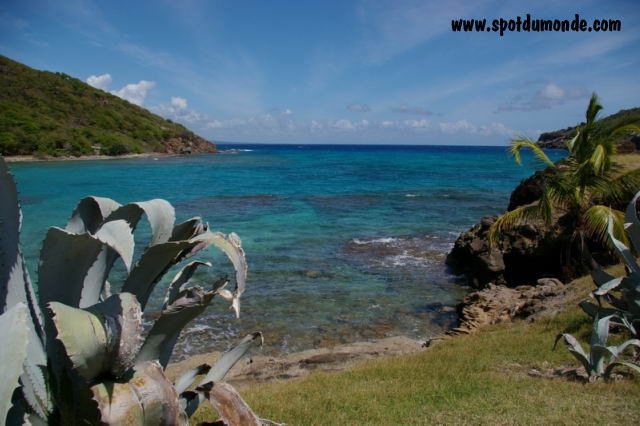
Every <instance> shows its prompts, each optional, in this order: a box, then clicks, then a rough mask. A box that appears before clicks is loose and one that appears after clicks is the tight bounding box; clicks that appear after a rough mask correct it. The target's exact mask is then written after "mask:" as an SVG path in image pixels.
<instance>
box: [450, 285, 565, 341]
mask: <svg viewBox="0 0 640 426" xmlns="http://www.w3.org/2000/svg"><path fill="white" fill-rule="evenodd" d="M565 292H566V288H565V285H564V284H563V283H562V282H560V281H559V280H557V279H555V278H542V279H539V280H538V282H537V285H536V286H528V285H523V286H518V287H515V288H509V287H505V286H498V285H493V284H490V285H489V286H488V287H487V288H486V289H484V290H481V291H476V292H473V293H469V294H468V295H467V296H466V297H465V298H464V300H463V301H462V303H461V304H460V305H459V306H458V313H459V316H460V325H459V326H458V327H457V328H454V329H453V330H451V332H450V333H451V334H471V333H475V332H476V331H478V330H479V329H481V328H482V327H484V326H487V325H491V324H498V323H501V322H508V321H511V320H513V319H516V318H527V317H530V316H532V315H535V314H536V313H539V312H541V311H543V310H545V309H547V308H549V305H550V302H549V300H550V299H551V298H554V297H558V296H562V295H564V294H565Z"/></svg>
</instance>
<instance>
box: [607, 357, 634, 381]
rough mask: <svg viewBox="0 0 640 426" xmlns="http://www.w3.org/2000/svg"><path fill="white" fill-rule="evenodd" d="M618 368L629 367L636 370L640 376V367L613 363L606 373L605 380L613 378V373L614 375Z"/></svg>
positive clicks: (617, 362) (620, 362)
mask: <svg viewBox="0 0 640 426" xmlns="http://www.w3.org/2000/svg"><path fill="white" fill-rule="evenodd" d="M616 367H627V368H630V369H632V370H634V371H635V372H636V373H638V374H640V366H637V365H635V364H631V363H630V362H624V361H616V362H612V363H611V364H609V365H608V366H607V369H606V370H605V371H604V378H605V379H608V378H609V377H611V373H613V370H614V369H615V368H616Z"/></svg>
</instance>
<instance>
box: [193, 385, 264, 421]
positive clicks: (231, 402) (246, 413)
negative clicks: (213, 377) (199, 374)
mask: <svg viewBox="0 0 640 426" xmlns="http://www.w3.org/2000/svg"><path fill="white" fill-rule="evenodd" d="M198 390H199V391H201V392H203V393H204V394H205V395H206V396H207V398H208V400H209V402H210V403H211V405H213V408H215V409H216V411H217V412H218V414H219V415H220V417H221V418H222V420H223V422H224V424H227V425H243V426H261V425H262V422H261V421H260V418H259V417H258V416H256V415H255V413H254V412H253V411H252V410H251V408H250V407H249V405H247V403H246V402H244V400H243V399H242V397H241V396H240V394H239V393H238V391H236V390H235V388H234V387H233V386H231V385H230V384H229V383H212V382H208V383H206V384H205V385H203V386H200V387H199V388H198Z"/></svg>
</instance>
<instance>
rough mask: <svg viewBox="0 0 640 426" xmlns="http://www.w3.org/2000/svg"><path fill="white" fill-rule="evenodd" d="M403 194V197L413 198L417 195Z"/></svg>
mask: <svg viewBox="0 0 640 426" xmlns="http://www.w3.org/2000/svg"><path fill="white" fill-rule="evenodd" d="M404 196H405V197H408V198H414V197H417V195H416V194H404Z"/></svg>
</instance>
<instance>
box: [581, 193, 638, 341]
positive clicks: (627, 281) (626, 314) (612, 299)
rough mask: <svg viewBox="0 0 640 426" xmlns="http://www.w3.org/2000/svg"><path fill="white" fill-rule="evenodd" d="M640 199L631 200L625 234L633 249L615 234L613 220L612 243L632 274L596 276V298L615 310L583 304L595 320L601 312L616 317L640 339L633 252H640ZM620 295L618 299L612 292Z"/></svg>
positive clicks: (599, 272)
mask: <svg viewBox="0 0 640 426" xmlns="http://www.w3.org/2000/svg"><path fill="white" fill-rule="evenodd" d="M638 199H640V192H638V193H637V194H636V195H635V197H633V199H632V200H631V202H630V203H629V205H628V206H627V209H626V212H625V224H624V227H625V230H626V233H627V236H628V240H629V241H630V245H631V247H627V246H626V245H625V244H624V243H623V242H622V241H620V240H618V239H617V238H616V237H615V235H614V233H613V220H612V219H611V217H610V218H609V225H608V235H609V238H610V239H611V241H612V245H613V247H614V248H615V250H616V252H617V254H618V256H619V257H620V258H621V259H622V260H623V261H624V263H625V264H626V267H627V271H628V274H627V276H623V277H615V276H613V275H610V274H608V273H607V272H605V271H603V270H602V269H601V268H597V269H596V270H594V272H593V273H592V277H593V280H594V282H595V283H596V284H597V285H598V286H599V287H598V288H597V289H596V290H595V291H594V292H593V295H594V296H595V297H596V299H597V300H598V302H599V304H600V305H601V299H604V300H606V301H607V302H608V303H609V304H611V305H612V306H613V308H614V309H608V310H606V308H603V307H602V306H598V305H595V304H593V303H590V302H587V301H583V302H581V303H580V306H581V307H582V309H583V310H584V311H585V312H587V313H588V314H589V315H591V316H595V315H596V313H597V312H598V310H600V311H602V310H606V312H609V313H612V314H615V315H616V316H617V317H618V318H620V320H621V321H622V322H623V323H624V324H625V325H626V326H627V327H628V328H629V329H630V330H631V331H632V333H633V334H634V335H636V337H640V265H638V262H637V260H636V258H635V256H634V254H633V250H632V248H634V249H635V251H636V252H640V220H639V219H638V213H637V210H636V205H637V202H638ZM614 291H617V292H619V296H614V295H613V294H612V292H614Z"/></svg>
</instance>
